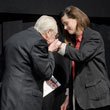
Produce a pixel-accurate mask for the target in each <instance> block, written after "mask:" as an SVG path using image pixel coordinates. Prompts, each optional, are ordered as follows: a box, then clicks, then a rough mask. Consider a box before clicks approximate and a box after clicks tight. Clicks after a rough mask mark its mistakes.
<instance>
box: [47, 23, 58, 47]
mask: <svg viewBox="0 0 110 110" xmlns="http://www.w3.org/2000/svg"><path fill="white" fill-rule="evenodd" d="M57 35H58V27H57V25H56V28H55V30H49V31H48V34H47V42H48V44H49V45H50V44H51V43H52V42H53V41H54V40H55V39H56V37H57Z"/></svg>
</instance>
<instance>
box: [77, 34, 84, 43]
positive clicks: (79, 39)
mask: <svg viewBox="0 0 110 110" xmlns="http://www.w3.org/2000/svg"><path fill="white" fill-rule="evenodd" d="M82 35H83V33H82V34H80V35H79V36H76V41H80V42H81V41H82Z"/></svg>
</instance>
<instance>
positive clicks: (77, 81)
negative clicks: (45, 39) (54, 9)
mask: <svg viewBox="0 0 110 110" xmlns="http://www.w3.org/2000/svg"><path fill="white" fill-rule="evenodd" d="M61 22H62V24H63V25H64V30H65V32H67V34H66V36H64V39H65V42H66V43H62V42H60V41H58V42H57V43H56V42H55V43H54V45H55V46H54V48H53V51H55V49H56V48H58V51H57V52H58V53H59V54H61V55H62V56H64V57H67V58H69V59H70V60H71V61H72V67H73V71H72V73H73V91H74V92H73V96H74V97H75V99H74V97H73V103H74V100H75V105H74V104H73V105H74V106H75V107H73V109H76V110H92V109H93V110H94V109H95V110H107V109H108V110H109V109H110V108H109V105H110V81H109V79H108V75H107V72H106V71H107V70H106V62H105V50H104V42H103V39H102V37H101V35H100V34H99V33H98V32H97V31H95V30H92V29H91V28H90V27H88V25H89V23H90V20H89V18H88V16H87V15H86V14H85V13H84V12H82V11H81V10H80V9H79V8H77V7H75V6H69V7H67V8H66V9H65V10H64V11H63V12H62V14H61ZM67 90H68V89H67ZM69 92H70V91H69ZM68 95H70V94H68V93H67V97H66V99H65V101H64V103H63V104H62V106H61V110H67V108H68V103H69V96H68ZM70 98H71V97H70ZM70 110H71V109H70Z"/></svg>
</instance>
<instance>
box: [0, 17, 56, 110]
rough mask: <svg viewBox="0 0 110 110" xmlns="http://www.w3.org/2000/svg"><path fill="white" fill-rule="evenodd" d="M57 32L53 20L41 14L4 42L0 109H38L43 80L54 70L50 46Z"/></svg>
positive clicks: (40, 102)
mask: <svg viewBox="0 0 110 110" xmlns="http://www.w3.org/2000/svg"><path fill="white" fill-rule="evenodd" d="M57 33H58V29H57V23H56V21H55V19H54V18H53V17H51V16H46V15H43V16H41V17H40V18H39V19H38V20H37V22H36V24H35V26H34V27H31V28H28V29H27V30H24V31H22V32H19V33H17V34H15V35H13V36H12V37H10V38H9V39H8V40H7V41H6V43H5V45H4V59H5V62H4V73H3V83H2V97H1V110H41V106H42V99H43V97H42V93H43V81H44V80H47V79H49V78H51V76H52V74H53V71H54V67H55V62H54V57H53V55H52V53H51V48H52V45H51V43H52V42H53V41H55V40H56V42H57V39H56V36H57Z"/></svg>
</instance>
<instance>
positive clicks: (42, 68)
mask: <svg viewBox="0 0 110 110" xmlns="http://www.w3.org/2000/svg"><path fill="white" fill-rule="evenodd" d="M31 57H32V67H33V70H34V72H35V74H38V75H39V76H40V77H42V78H43V79H45V80H48V79H50V77H51V76H52V74H53V71H54V68H55V61H54V57H53V54H52V53H51V52H49V51H48V48H47V47H46V46H45V45H42V44H39V46H38V45H34V46H33V48H32V50H31Z"/></svg>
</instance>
